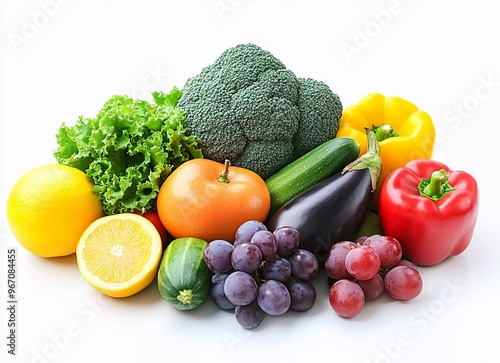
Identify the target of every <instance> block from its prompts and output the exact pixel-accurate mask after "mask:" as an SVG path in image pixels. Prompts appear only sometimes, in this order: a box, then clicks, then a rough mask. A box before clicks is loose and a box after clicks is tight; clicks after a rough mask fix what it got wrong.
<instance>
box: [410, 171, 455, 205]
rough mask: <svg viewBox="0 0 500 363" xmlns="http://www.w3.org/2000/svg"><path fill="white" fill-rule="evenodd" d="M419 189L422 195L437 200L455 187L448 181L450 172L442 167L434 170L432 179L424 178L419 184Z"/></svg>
mask: <svg viewBox="0 0 500 363" xmlns="http://www.w3.org/2000/svg"><path fill="white" fill-rule="evenodd" d="M418 190H419V191H420V195H422V196H424V197H427V198H430V199H432V200H435V201H437V200H439V199H441V198H442V197H444V196H445V195H446V194H448V193H449V192H451V191H453V190H455V188H453V187H452V186H451V185H450V183H449V182H448V172H447V171H446V170H444V169H441V170H436V171H434V172H433V173H432V175H431V177H430V179H426V178H422V180H421V181H420V183H419V184H418Z"/></svg>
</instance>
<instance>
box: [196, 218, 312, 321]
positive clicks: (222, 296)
mask: <svg viewBox="0 0 500 363" xmlns="http://www.w3.org/2000/svg"><path fill="white" fill-rule="evenodd" d="M299 244H300V233H299V231H298V230H297V229H295V228H293V227H279V228H277V229H276V230H274V231H269V230H268V229H267V227H266V226H265V224H263V223H262V222H259V221H255V220H250V221H247V222H245V223H243V224H242V225H241V226H240V227H239V228H238V230H237V231H236V235H235V240H234V243H230V242H229V241H225V240H214V241H211V242H210V243H209V244H208V246H207V248H206V249H205V251H204V260H205V264H206V265H207V267H208V268H209V269H210V270H211V271H212V272H214V275H213V276H212V285H211V290H210V292H211V296H212V299H213V301H214V302H215V304H216V305H217V306H218V307H220V308H221V309H224V310H233V309H234V314H235V317H236V321H237V322H238V323H239V324H240V325H241V326H243V327H244V328H246V329H254V328H256V327H258V326H259V325H260V324H261V323H262V321H263V320H264V318H265V316H266V314H267V315H275V316H278V315H283V314H284V313H286V312H287V311H288V310H294V311H299V312H303V311H307V310H309V309H310V308H311V307H312V306H313V305H314V303H315V301H316V290H315V288H314V286H313V285H312V283H311V282H310V281H308V280H310V279H311V278H312V277H314V276H315V275H316V274H317V273H318V270H319V262H318V260H317V259H316V256H315V255H314V254H313V253H311V252H309V251H307V250H303V249H300V248H298V247H299Z"/></svg>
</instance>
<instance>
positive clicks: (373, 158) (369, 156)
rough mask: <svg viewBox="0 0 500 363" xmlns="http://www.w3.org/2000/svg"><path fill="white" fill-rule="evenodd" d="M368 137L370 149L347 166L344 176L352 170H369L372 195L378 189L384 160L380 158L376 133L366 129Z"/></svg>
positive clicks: (343, 171)
mask: <svg viewBox="0 0 500 363" xmlns="http://www.w3.org/2000/svg"><path fill="white" fill-rule="evenodd" d="M365 131H366V136H367V138H368V147H367V150H366V153H365V154H363V155H361V156H360V157H359V158H357V159H356V160H354V161H353V162H352V163H350V164H349V165H347V166H346V167H345V168H344V170H342V174H344V173H346V172H348V171H351V170H362V169H368V171H369V172H370V177H371V181H372V193H374V192H375V189H377V184H378V179H379V178H380V173H381V171H382V159H381V158H380V145H379V144H378V140H377V136H376V135H375V131H373V130H372V129H370V128H367V127H365Z"/></svg>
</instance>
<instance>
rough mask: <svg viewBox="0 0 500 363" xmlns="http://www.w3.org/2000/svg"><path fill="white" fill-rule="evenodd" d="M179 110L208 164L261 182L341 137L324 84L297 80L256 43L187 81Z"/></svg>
mask: <svg viewBox="0 0 500 363" xmlns="http://www.w3.org/2000/svg"><path fill="white" fill-rule="evenodd" d="M178 107H179V108H181V109H183V110H184V111H185V115H186V124H187V126H188V129H189V131H190V133H192V134H194V135H196V136H198V137H199V138H200V139H201V141H202V148H203V154H204V156H205V157H206V158H208V159H212V160H216V161H219V162H224V160H226V159H228V160H230V161H231V164H232V165H236V166H241V167H244V168H247V169H250V170H253V171H255V172H256V173H257V174H259V175H260V176H261V177H262V178H267V177H268V176H270V175H272V174H274V173H275V172H276V171H278V170H279V169H281V168H282V167H283V166H285V165H286V164H288V163H290V162H291V161H293V160H294V159H296V158H298V157H299V156H301V155H303V154H305V153H307V152H308V151H310V150H312V149H313V148H315V147H316V146H318V145H320V144H321V143H323V142H324V141H326V140H328V139H330V138H333V137H335V135H336V133H337V129H338V125H339V122H340V117H341V115H342V104H341V102H340V99H339V97H338V96H337V95H336V94H334V93H333V92H332V91H331V90H330V89H329V88H328V86H327V85H326V84H324V83H322V82H319V81H315V80H312V79H308V78H298V77H296V76H295V74H294V73H293V72H292V71H291V70H289V69H287V68H286V66H285V65H284V64H283V63H282V62H281V61H280V60H279V59H277V58H276V57H275V56H273V55H272V54H271V53H270V52H268V51H266V50H263V49H261V48H260V47H258V46H257V45H255V44H240V45H237V46H235V47H232V48H229V49H226V50H225V51H224V52H223V53H222V54H221V55H220V56H219V57H218V58H217V59H216V60H215V62H214V63H213V64H211V65H209V66H207V67H205V68H203V69H202V70H201V72H200V73H199V74H198V75H196V76H194V77H191V78H189V79H188V80H187V82H186V83H185V85H184V87H183V89H182V96H181V98H180V99H179V103H178Z"/></svg>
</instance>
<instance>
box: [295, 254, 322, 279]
mask: <svg viewBox="0 0 500 363" xmlns="http://www.w3.org/2000/svg"><path fill="white" fill-rule="evenodd" d="M287 259H288V261H289V262H290V265H291V266H292V277H297V278H299V279H302V280H309V279H311V278H313V277H314V276H316V274H317V273H318V271H319V262H318V259H317V258H316V256H315V255H314V254H313V253H312V252H310V251H308V250H304V249H300V248H299V249H297V250H296V251H295V252H294V253H292V254H291V255H290V256H287Z"/></svg>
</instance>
